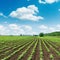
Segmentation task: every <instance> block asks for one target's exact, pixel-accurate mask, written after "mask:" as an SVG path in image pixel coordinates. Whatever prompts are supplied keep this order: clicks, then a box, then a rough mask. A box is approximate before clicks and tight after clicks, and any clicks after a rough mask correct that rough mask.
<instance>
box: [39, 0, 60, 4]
mask: <svg viewBox="0 0 60 60" xmlns="http://www.w3.org/2000/svg"><path fill="white" fill-rule="evenodd" d="M58 1H59V0H44V1H43V0H39V3H42V4H52V3H55V2H58Z"/></svg>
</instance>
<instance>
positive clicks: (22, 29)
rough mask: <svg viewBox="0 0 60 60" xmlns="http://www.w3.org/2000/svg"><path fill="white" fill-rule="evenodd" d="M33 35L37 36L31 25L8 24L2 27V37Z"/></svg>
mask: <svg viewBox="0 0 60 60" xmlns="http://www.w3.org/2000/svg"><path fill="white" fill-rule="evenodd" d="M20 34H24V35H33V34H36V32H35V31H33V29H32V27H31V26H29V25H18V24H8V25H6V26H4V25H0V35H20Z"/></svg>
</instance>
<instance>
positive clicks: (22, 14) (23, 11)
mask: <svg viewBox="0 0 60 60" xmlns="http://www.w3.org/2000/svg"><path fill="white" fill-rule="evenodd" d="M38 12H39V10H38V8H37V7H36V6H35V5H29V6H27V7H22V8H18V9H17V10H16V11H12V12H11V13H10V16H11V17H14V18H18V19H21V20H32V21H38V20H42V19H44V18H43V17H42V16H38V15H37V13H38Z"/></svg>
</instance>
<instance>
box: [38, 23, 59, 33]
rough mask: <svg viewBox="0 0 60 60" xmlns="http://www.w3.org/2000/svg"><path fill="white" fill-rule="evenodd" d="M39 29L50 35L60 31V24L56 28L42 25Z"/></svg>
mask: <svg viewBox="0 0 60 60" xmlns="http://www.w3.org/2000/svg"><path fill="white" fill-rule="evenodd" d="M38 28H39V29H40V32H43V33H50V32H55V31H60V24H57V25H55V26H46V25H40V26H38Z"/></svg>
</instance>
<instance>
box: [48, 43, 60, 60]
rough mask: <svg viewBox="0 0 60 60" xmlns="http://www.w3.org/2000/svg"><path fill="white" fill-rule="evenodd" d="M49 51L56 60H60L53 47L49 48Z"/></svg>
mask: <svg viewBox="0 0 60 60" xmlns="http://www.w3.org/2000/svg"><path fill="white" fill-rule="evenodd" d="M49 44H50V43H49ZM49 49H50V51H51V52H50V53H51V54H53V56H54V60H60V57H59V56H58V55H57V54H56V52H55V50H54V49H53V48H52V47H49Z"/></svg>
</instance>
